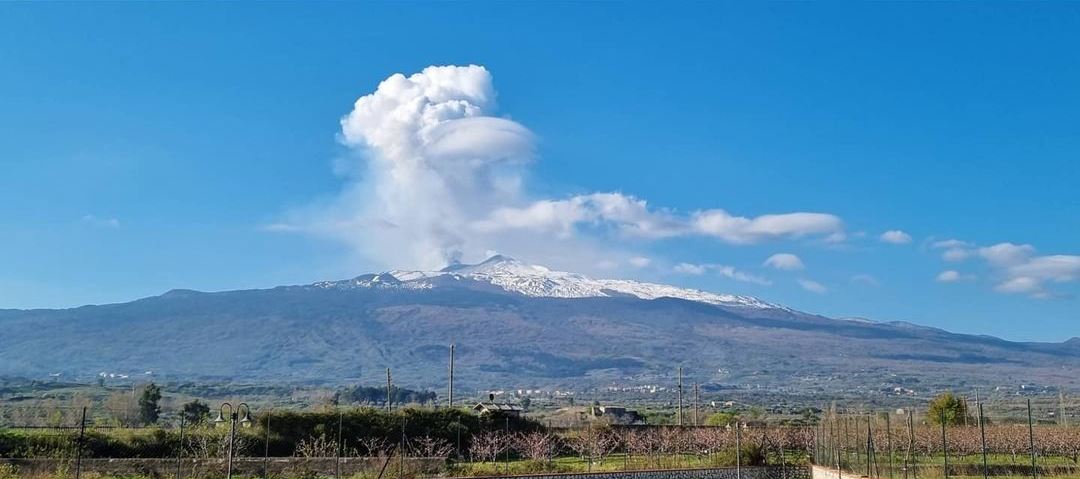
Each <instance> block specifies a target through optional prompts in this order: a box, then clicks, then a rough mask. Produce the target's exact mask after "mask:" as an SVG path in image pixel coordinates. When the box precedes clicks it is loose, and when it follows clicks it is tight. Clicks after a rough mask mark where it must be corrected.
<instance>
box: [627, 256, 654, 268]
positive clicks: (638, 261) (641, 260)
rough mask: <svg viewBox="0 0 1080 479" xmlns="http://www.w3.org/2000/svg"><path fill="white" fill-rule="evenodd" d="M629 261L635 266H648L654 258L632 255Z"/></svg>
mask: <svg viewBox="0 0 1080 479" xmlns="http://www.w3.org/2000/svg"><path fill="white" fill-rule="evenodd" d="M627 262H628V263H630V265H631V266H633V267H635V268H647V267H649V265H651V264H652V260H651V259H649V258H646V257H644V256H634V257H631V258H630V259H629V260H627Z"/></svg>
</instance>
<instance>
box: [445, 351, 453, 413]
mask: <svg viewBox="0 0 1080 479" xmlns="http://www.w3.org/2000/svg"><path fill="white" fill-rule="evenodd" d="M447 389H449V390H448V391H447V392H446V405H447V407H454V345H453V344H451V345H450V385H449V387H448V388H447Z"/></svg>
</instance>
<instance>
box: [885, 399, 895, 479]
mask: <svg viewBox="0 0 1080 479" xmlns="http://www.w3.org/2000/svg"><path fill="white" fill-rule="evenodd" d="M885 438H886V440H887V441H888V443H889V445H888V447H889V479H893V477H894V475H895V474H896V459H895V457H896V456H895V454H894V453H893V447H892V413H888V414H886V415H885Z"/></svg>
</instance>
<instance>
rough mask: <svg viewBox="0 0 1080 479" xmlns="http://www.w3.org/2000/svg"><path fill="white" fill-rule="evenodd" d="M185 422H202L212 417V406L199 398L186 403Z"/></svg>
mask: <svg viewBox="0 0 1080 479" xmlns="http://www.w3.org/2000/svg"><path fill="white" fill-rule="evenodd" d="M183 414H184V422H186V423H188V424H202V422H203V421H205V420H206V418H208V417H210V406H207V405H206V403H204V402H202V401H199V400H198V399H196V400H194V401H191V402H189V403H187V404H184V409H183Z"/></svg>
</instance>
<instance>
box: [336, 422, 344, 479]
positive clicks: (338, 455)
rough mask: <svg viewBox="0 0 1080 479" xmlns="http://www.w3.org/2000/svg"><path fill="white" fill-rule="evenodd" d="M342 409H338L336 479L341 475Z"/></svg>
mask: <svg viewBox="0 0 1080 479" xmlns="http://www.w3.org/2000/svg"><path fill="white" fill-rule="evenodd" d="M341 416H342V414H341V409H338V413H337V451H335V454H334V479H339V478H340V477H341V451H342V444H341Z"/></svg>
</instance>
